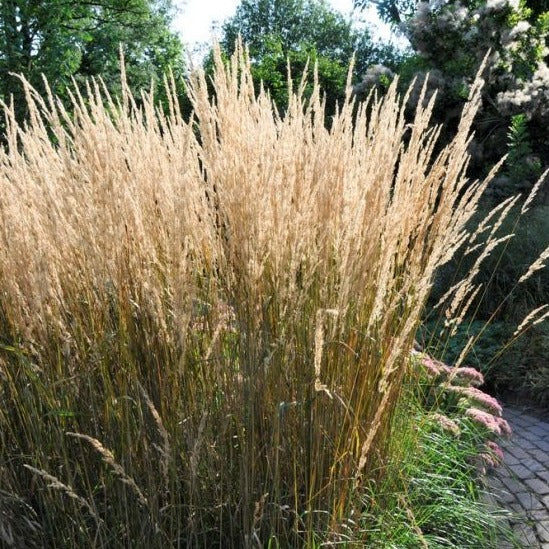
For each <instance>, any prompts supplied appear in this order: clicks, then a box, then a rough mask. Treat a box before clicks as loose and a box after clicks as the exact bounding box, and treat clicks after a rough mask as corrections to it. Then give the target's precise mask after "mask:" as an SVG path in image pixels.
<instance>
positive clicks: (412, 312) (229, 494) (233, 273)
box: [0, 48, 488, 547]
mask: <svg viewBox="0 0 549 549" xmlns="http://www.w3.org/2000/svg"><path fill="white" fill-rule="evenodd" d="M215 66H216V68H215V73H214V76H213V90H214V93H213V95H212V94H211V93H210V92H211V89H212V88H211V86H210V83H209V82H207V79H206V76H205V75H204V74H203V73H201V72H198V73H197V74H195V75H194V76H193V77H192V79H191V82H190V84H189V94H190V98H191V100H192V103H193V106H194V115H193V117H192V118H191V120H189V121H186V120H184V119H183V117H182V116H181V113H180V112H179V110H178V107H177V103H176V101H175V98H172V102H171V106H170V110H169V112H166V113H161V112H157V111H156V110H155V107H154V102H153V97H152V94H147V93H144V94H143V95H142V97H141V98H139V100H138V99H137V98H133V97H132V96H131V95H130V94H129V93H128V91H127V90H125V91H124V94H123V97H122V98H121V100H120V102H119V101H117V100H115V99H113V98H111V97H109V96H108V95H107V94H106V92H104V91H103V88H102V86H101V83H97V82H91V83H90V84H89V85H88V87H87V90H86V93H82V94H80V93H79V92H78V91H77V90H73V92H72V93H73V104H72V107H71V108H70V109H68V110H66V109H65V107H63V106H62V104H61V103H60V102H59V101H58V100H57V99H55V98H54V97H51V96H48V97H40V96H39V95H37V94H36V92H35V91H34V90H33V89H31V88H30V87H29V86H28V84H27V83H26V82H24V85H25V88H26V91H27V97H28V108H29V116H30V118H29V122H28V124H26V125H24V126H18V125H17V124H16V123H15V121H14V120H15V118H14V110H13V108H12V107H11V106H6V107H5V115H6V120H7V131H6V136H5V143H6V145H5V146H4V147H3V148H2V149H1V150H0V395H1V399H2V406H0V437H1V442H2V444H1V446H0V483H1V485H2V492H0V508H1V507H2V506H3V505H4V503H5V502H4V500H5V499H6V498H7V497H8V496H7V494H9V498H10V501H16V502H20V503H18V505H20V507H21V509H25V508H27V507H28V508H29V510H30V509H32V513H31V512H30V511H29V514H28V515H27V516H28V517H29V520H30V517H32V521H33V525H34V531H35V534H36V537H37V539H39V540H41V541H38V542H37V546H38V545H39V544H40V543H43V544H46V545H51V546H61V545H63V546H67V547H91V546H118V545H120V546H122V545H123V546H140V547H170V546H182V545H185V546H187V545H188V546H207V547H210V546H214V545H218V546H222V547H244V546H248V547H251V546H257V545H262V544H267V543H271V544H274V545H272V546H276V544H279V546H282V547H288V546H300V545H304V544H313V543H318V542H334V543H335V542H345V541H358V542H359V543H367V533H366V531H365V530H363V529H361V528H360V527H359V526H358V525H359V524H360V522H359V521H356V520H354V519H353V517H355V518H356V517H357V515H358V514H360V513H361V512H362V511H363V509H364V505H365V503H364V497H363V492H362V487H363V486H365V485H366V483H368V484H370V485H371V483H372V482H373V481H376V480H377V479H380V478H382V477H383V475H384V471H385V469H384V463H385V458H387V457H388V455H387V452H389V450H390V445H389V443H388V441H389V440H390V426H391V419H392V414H393V411H394V409H395V405H396V403H397V402H398V399H399V395H400V391H401V387H402V382H403V380H404V378H405V376H406V370H407V365H408V355H409V351H410V349H411V348H412V345H413V341H414V335H415V331H416V328H417V326H418V322H419V320H420V315H421V312H422V308H423V306H424V304H425V301H426V298H427V295H428V293H429V290H430V288H431V282H432V279H433V273H434V271H435V269H437V267H439V266H440V265H442V264H443V263H445V262H446V261H448V259H449V258H450V257H451V256H452V254H453V253H454V251H455V250H456V249H457V248H458V247H459V246H461V245H462V244H463V243H464V242H465V241H466V240H467V238H468V235H467V233H466V232H465V229H464V227H465V225H466V223H467V222H468V221H469V220H470V218H471V216H472V215H473V214H474V212H475V209H476V205H477V202H478V199H479V197H480V195H481V194H482V192H483V191H484V189H485V187H486V185H487V183H488V181H484V182H470V181H467V179H466V178H465V175H464V174H465V170H466V167H467V161H468V156H467V153H466V150H467V146H468V144H469V142H470V127H471V122H472V120H473V117H474V115H475V112H476V110H477V108H478V105H479V101H480V95H479V90H480V83H479V82H478V81H477V82H476V83H475V84H474V85H473V87H472V91H471V96H470V99H469V101H468V102H467V103H466V104H465V107H464V111H463V116H462V120H461V123H460V125H459V128H458V131H457V133H456V136H455V138H454V139H453V141H452V142H451V143H450V144H449V145H448V146H446V147H445V148H444V149H442V150H441V151H440V152H437V153H436V154H435V152H434V151H435V144H436V142H437V137H438V135H439V128H433V127H430V126H429V122H430V117H431V112H432V108H433V102H434V98H433V99H432V100H431V101H430V102H429V103H428V105H427V106H425V107H423V106H421V105H422V101H420V102H419V105H420V106H419V107H418V109H417V112H416V114H415V117H414V119H413V120H412V121H411V122H410V121H407V120H406V119H405V115H404V107H403V105H405V104H406V98H400V97H398V95H397V92H396V84H393V85H391V87H390V88H389V90H388V92H387V95H386V96H385V97H384V98H383V99H378V98H375V97H371V98H370V100H369V102H367V103H361V104H355V103H354V100H353V99H352V94H351V91H350V90H351V87H350V85H349V86H348V93H347V98H346V100H345V102H344V103H343V104H342V105H341V108H340V109H339V111H338V112H337V113H336V115H335V116H334V117H333V120H332V121H331V125H330V128H329V129H328V128H326V126H325V116H324V103H323V99H322V96H321V92H320V90H319V89H318V85H316V84H315V86H314V88H313V92H312V95H311V96H310V97H308V98H306V97H305V94H304V92H305V89H306V85H305V84H306V82H305V78H304V80H303V84H302V85H301V86H300V88H299V89H297V90H290V92H291V93H290V99H289V106H288V110H287V112H286V113H285V114H284V115H283V116H280V115H279V114H278V111H277V110H276V109H275V108H273V105H272V103H271V101H270V98H269V96H268V95H267V94H266V93H265V92H264V91H263V90H261V91H260V92H259V93H256V91H255V90H254V85H253V82H252V78H251V74H250V60H249V58H248V56H247V54H246V53H245V52H243V51H242V49H241V48H239V49H238V51H237V53H236V54H235V55H234V56H233V57H232V58H231V60H230V61H229V62H227V63H225V62H224V61H222V59H221V55H220V53H219V51H216V63H215ZM469 295H470V289H469V286H467V287H466V288H461V289H460V296H461V298H462V299H465V300H466V299H467V297H468V296H469ZM452 306H453V307H454V308H455V309H456V311H457V312H458V313H459V311H460V308H459V306H458V302H457V301H456V300H454V301H453V302H452ZM6 501H7V500H6ZM6 505H7V503H6ZM22 520H24V519H23V517H21V518H18V516H17V515H16V514H11V515H10V518H9V520H8V522H6V523H4V524H3V525H2V528H3V530H2V532H4V533H3V534H2V535H3V536H4V541H5V540H6V539H15V538H16V537H17V536H18V535H19V534H18V533H19V532H21V522H20V521H22ZM14 543H15V544H16V545H17V540H16V541H15V542H14Z"/></svg>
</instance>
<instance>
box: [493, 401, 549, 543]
mask: <svg viewBox="0 0 549 549" xmlns="http://www.w3.org/2000/svg"><path fill="white" fill-rule="evenodd" d="M503 415H504V417H505V419H507V421H508V422H509V424H510V425H511V428H512V429H513V436H512V437H511V438H510V439H509V440H507V441H505V442H503V443H502V444H501V446H502V448H503V452H504V454H505V465H504V466H503V467H499V468H498V469H497V470H494V471H492V472H491V473H490V475H489V486H490V488H491V492H492V493H493V494H494V496H495V499H496V501H497V502H498V503H499V504H500V506H502V507H506V508H508V509H510V510H511V511H513V516H512V517H511V519H510V522H511V526H512V528H513V530H514V531H515V534H516V536H517V539H518V540H519V541H520V542H521V543H522V544H523V545H524V547H526V548H528V549H549V417H547V416H545V417H544V416H543V415H542V414H540V413H537V412H533V411H532V410H530V409H528V408H526V407H522V406H505V408H504V414H503ZM503 547H504V546H502V548H501V549H503ZM509 547H512V545H509Z"/></svg>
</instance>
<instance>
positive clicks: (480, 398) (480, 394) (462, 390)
mask: <svg viewBox="0 0 549 549" xmlns="http://www.w3.org/2000/svg"><path fill="white" fill-rule="evenodd" d="M447 390H448V391H450V392H453V393H458V394H460V395H462V396H463V397H465V398H466V399H467V400H469V401H470V402H471V403H472V404H476V405H478V406H480V407H481V408H484V409H485V410H486V411H488V412H490V413H491V414H494V415H496V416H501V415H502V413H503V408H502V407H501V404H500V403H499V402H498V401H497V400H496V399H495V398H494V397H492V396H490V395H488V394H487V393H485V392H484V391H481V390H480V389H477V388H476V387H460V386H458V387H456V386H455V385H449V386H448V388H447Z"/></svg>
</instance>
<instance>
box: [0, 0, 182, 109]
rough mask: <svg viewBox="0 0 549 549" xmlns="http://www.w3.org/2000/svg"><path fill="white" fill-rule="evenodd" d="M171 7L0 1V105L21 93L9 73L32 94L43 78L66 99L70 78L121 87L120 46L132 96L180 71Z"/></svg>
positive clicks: (144, 0) (162, 2) (155, 1)
mask: <svg viewBox="0 0 549 549" xmlns="http://www.w3.org/2000/svg"><path fill="white" fill-rule="evenodd" d="M171 14H172V3H171V0H2V2H0V98H2V99H3V100H5V101H6V100H9V97H10V96H11V95H14V96H15V100H16V105H17V108H18V112H19V113H20V114H21V109H23V108H24V107H23V103H24V101H23V99H22V89H21V86H20V85H19V83H18V80H17V79H16V78H15V77H14V76H12V75H11V74H10V73H15V74H18V73H21V74H23V75H24V76H25V77H26V78H27V79H28V80H29V81H30V82H31V84H33V85H34V86H36V87H37V88H38V89H41V87H42V75H44V76H45V77H46V78H47V79H48V81H49V83H50V86H51V87H52V91H53V92H54V93H56V94H58V95H60V96H64V94H65V88H66V86H67V84H69V83H70V81H71V79H72V78H75V79H76V80H77V81H83V80H84V79H85V78H88V77H94V76H99V75H100V76H101V77H102V78H103V80H104V81H105V83H106V84H107V87H108V89H109V90H110V91H116V90H117V88H118V87H119V85H120V77H119V47H120V44H122V45H123V48H124V55H125V62H126V69H127V76H128V83H129V84H130V86H131V87H132V88H133V89H134V90H137V89H139V88H140V87H142V86H148V85H149V84H150V82H151V79H158V78H161V77H162V75H163V73H164V72H166V71H167V70H168V69H171V70H173V71H174V72H175V73H176V74H177V73H180V72H181V71H182V69H183V63H182V45H181V42H180V40H179V38H178V37H177V36H176V35H175V34H174V33H173V32H172V31H170V29H169V27H168V25H169V22H170V18H171Z"/></svg>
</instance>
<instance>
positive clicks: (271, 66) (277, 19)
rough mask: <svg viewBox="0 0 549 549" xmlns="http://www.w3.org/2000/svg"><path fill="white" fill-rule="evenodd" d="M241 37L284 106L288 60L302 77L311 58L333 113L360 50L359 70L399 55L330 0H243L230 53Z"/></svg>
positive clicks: (229, 27)
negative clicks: (357, 26)
mask: <svg viewBox="0 0 549 549" xmlns="http://www.w3.org/2000/svg"><path fill="white" fill-rule="evenodd" d="M238 36H241V37H242V39H243V41H244V43H245V44H246V45H247V46H248V48H249V50H250V55H251V59H252V72H253V76H254V79H255V80H256V81H257V82H259V81H260V80H261V81H263V83H264V85H265V86H266V87H267V89H268V90H269V91H270V92H271V96H272V97H273V99H274V100H275V102H276V103H277V105H278V106H279V107H280V108H284V106H285V105H286V101H287V89H286V85H287V77H288V75H287V62H288V61H289V62H290V66H291V68H292V72H293V74H295V75H298V76H300V75H301V72H302V70H303V69H304V67H305V65H306V63H307V61H308V60H309V61H310V63H311V64H315V63H316V65H317V67H318V74H319V81H320V83H321V86H322V88H323V90H324V92H325V93H326V96H327V103H328V111H329V112H333V109H334V106H335V104H336V102H337V100H338V99H340V98H341V97H342V96H343V93H344V91H345V79H346V76H347V70H348V65H349V62H350V60H351V58H352V57H353V54H354V55H355V74H362V73H363V72H364V71H365V70H366V68H367V67H368V65H369V64H371V63H373V62H376V61H377V60H379V59H384V60H385V61H386V62H388V63H391V59H392V60H393V61H394V59H395V58H396V57H397V55H396V53H395V52H394V51H393V50H392V49H391V48H390V47H379V46H378V45H375V44H374V43H373V42H372V40H371V37H370V35H369V33H368V32H367V31H358V30H356V29H354V28H353V26H352V24H351V22H350V21H349V20H347V19H346V18H345V17H344V16H343V15H342V14H341V13H339V12H338V11H335V10H333V9H332V8H330V7H329V6H328V4H327V2H326V1H325V0H243V1H242V2H241V3H240V5H239V6H238V8H237V11H236V14H235V15H234V17H232V18H231V19H229V20H228V21H227V22H226V23H225V25H224V26H223V39H222V46H223V48H224V50H225V51H226V52H228V53H232V51H234V44H235V42H236V40H237V38H238Z"/></svg>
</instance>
